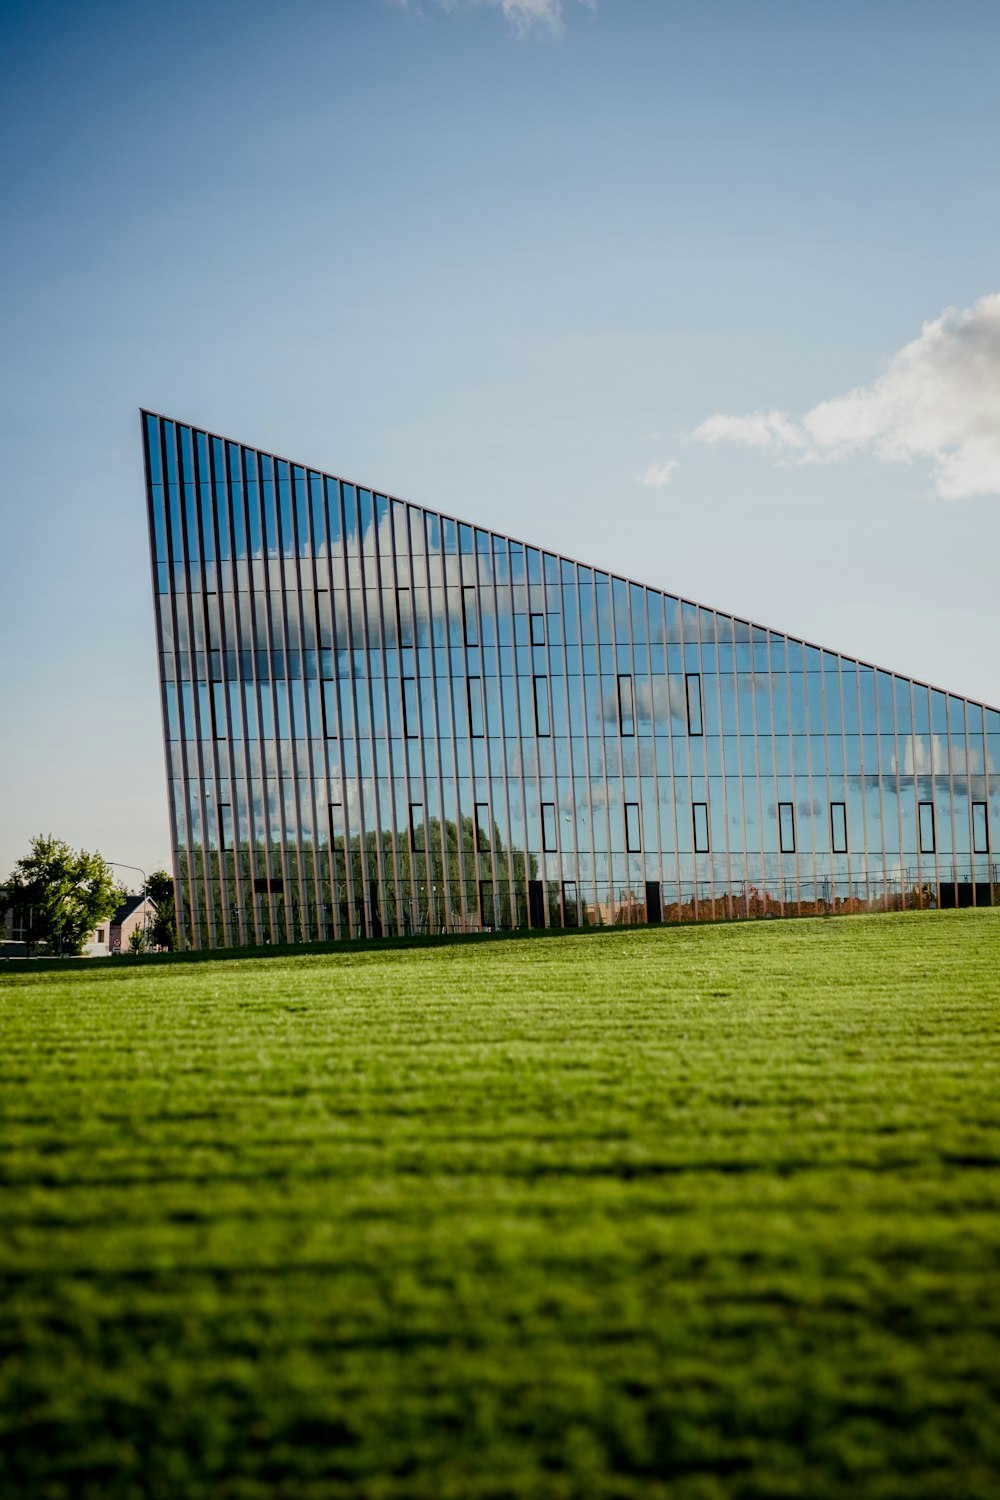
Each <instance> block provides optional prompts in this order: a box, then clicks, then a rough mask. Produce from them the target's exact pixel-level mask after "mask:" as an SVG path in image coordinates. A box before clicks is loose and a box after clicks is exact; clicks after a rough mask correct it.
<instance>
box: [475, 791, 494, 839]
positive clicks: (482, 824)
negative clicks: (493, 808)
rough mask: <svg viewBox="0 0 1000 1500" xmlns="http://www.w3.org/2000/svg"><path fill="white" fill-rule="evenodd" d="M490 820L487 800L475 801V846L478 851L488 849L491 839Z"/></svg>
mask: <svg viewBox="0 0 1000 1500" xmlns="http://www.w3.org/2000/svg"><path fill="white" fill-rule="evenodd" d="M492 835H493V829H492V820H491V818H490V805H489V803H488V802H477V803H476V848H477V849H478V850H480V851H483V850H488V849H489V847H490V844H491V843H492V841H493V838H492Z"/></svg>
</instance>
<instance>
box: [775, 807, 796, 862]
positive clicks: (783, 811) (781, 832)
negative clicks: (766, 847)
mask: <svg viewBox="0 0 1000 1500" xmlns="http://www.w3.org/2000/svg"><path fill="white" fill-rule="evenodd" d="M778 844H779V847H780V849H781V852H782V854H794V853H795V808H794V807H793V805H792V803H791V802H779V803H778Z"/></svg>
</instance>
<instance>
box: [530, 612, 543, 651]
mask: <svg viewBox="0 0 1000 1500" xmlns="http://www.w3.org/2000/svg"><path fill="white" fill-rule="evenodd" d="M531 644H532V645H533V646H544V645H545V616H544V615H532V616H531Z"/></svg>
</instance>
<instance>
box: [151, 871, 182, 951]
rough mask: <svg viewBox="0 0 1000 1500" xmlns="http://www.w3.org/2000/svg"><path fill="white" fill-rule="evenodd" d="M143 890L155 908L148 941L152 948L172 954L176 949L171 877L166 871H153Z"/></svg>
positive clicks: (175, 925)
mask: <svg viewBox="0 0 1000 1500" xmlns="http://www.w3.org/2000/svg"><path fill="white" fill-rule="evenodd" d="M145 890H146V895H147V896H148V897H149V899H150V900H151V901H152V902H153V903H154V904H155V906H156V916H155V917H154V918H153V921H152V925H151V926H150V929H149V941H150V943H151V945H152V946H153V947H154V948H165V949H166V950H167V951H168V952H172V951H173V949H174V948H176V947H177V913H176V910H175V908H174V882H173V877H172V876H171V875H168V874H167V872H166V870H154V871H153V873H152V875H150V876H149V878H148V880H147V881H146V887H145Z"/></svg>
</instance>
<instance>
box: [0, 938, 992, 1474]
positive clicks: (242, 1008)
mask: <svg viewBox="0 0 1000 1500" xmlns="http://www.w3.org/2000/svg"><path fill="white" fill-rule="evenodd" d="M998 1015H1000V912H988V911H986V912H982V911H981V912H974V911H973V912H955V913H936V914H911V915H901V916H885V917H861V918H845V919H840V920H836V921H812V920H811V921H789V922H766V923H756V924H739V925H732V926H721V927H719V926H716V927H712V926H704V927H687V928H679V929H667V928H664V929H634V930H625V931H605V932H599V933H586V934H580V935H579V936H572V935H566V936H553V937H552V938H543V937H539V938H538V939H532V940H528V941H506V940H503V941H502V940H493V941H485V942H482V943H474V944H472V943H467V944H462V945H456V946H441V947H427V948H413V949H406V948H399V947H397V948H382V949H367V950H365V949H360V948H358V949H355V950H354V951H352V952H349V953H340V954H336V955H330V954H319V955H316V954H313V955H310V954H308V953H307V952H303V953H300V954H296V955H294V956H287V955H281V956H278V955H275V956H269V957H266V958H258V959H229V960H220V961H218V962H211V963H206V962H201V963H197V964H192V963H184V962H177V963H173V964H168V965H145V966H144V965H141V964H137V965H128V964H124V963H123V964H122V966H120V967H118V968H114V967H107V966H105V967H98V966H91V965H87V964H85V963H81V964H78V965H76V966H75V967H72V968H68V969H62V970H52V971H44V970H41V969H39V970H31V969H30V968H29V969H26V970H23V971H21V972H17V973H8V974H7V975H6V976H3V975H2V974H0V1356H2V1365H0V1370H2V1374H0V1494H2V1496H3V1497H4V1500H7V1497H11V1496H17V1497H19V1500H20V1497H32V1500H34V1497H57V1496H58V1497H66V1500H69V1497H73V1500H98V1497H99V1500H118V1497H124V1496H130V1497H133V1496H134V1497H143V1500H146V1497H150V1500H160V1497H170V1500H174V1497H183V1500H201V1497H205V1500H209V1497H212V1500H219V1497H230V1496H231V1497H255V1500H258V1497H259V1500H263V1497H265V1496H267V1497H271V1496H286V1495H287V1496H289V1497H292V1496H295V1497H300V1500H319V1497H324V1500H325V1497H334V1500H336V1497H340V1496H345V1497H346V1496H359V1497H366V1500H368V1497H370V1500H383V1497H384V1500H402V1497H412V1500H417V1497H419V1500H479V1497H487V1496H488V1497H491V1500H507V1497H525V1500H527V1497H553V1500H557V1497H567V1500H568V1497H574V1500H575V1497H581V1500H583V1497H587V1500H590V1497H594V1500H599V1497H611V1496H614V1497H623V1500H624V1497H636V1500H638V1497H642V1500H657V1497H664V1500H666V1497H669V1500H721V1497H754V1500H780V1497H783V1496H795V1497H802V1500H822V1497H832V1496H846V1495H852V1496H857V1497H863V1500H873V1497H874V1500H878V1497H887V1496H893V1497H895V1496H899V1497H903V1496H905V1497H907V1500H914V1497H931V1496H933V1497H942V1500H944V1497H947V1500H979V1497H982V1500H995V1497H996V1496H997V1495H998V1494H1000V1248H998V1247H1000V1216H998V1203H1000V1181H998V1176H1000V1174H998V1170H997V1169H998V1166H1000V1048H998V1045H997V1040H998V1036H997V1021H998Z"/></svg>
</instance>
